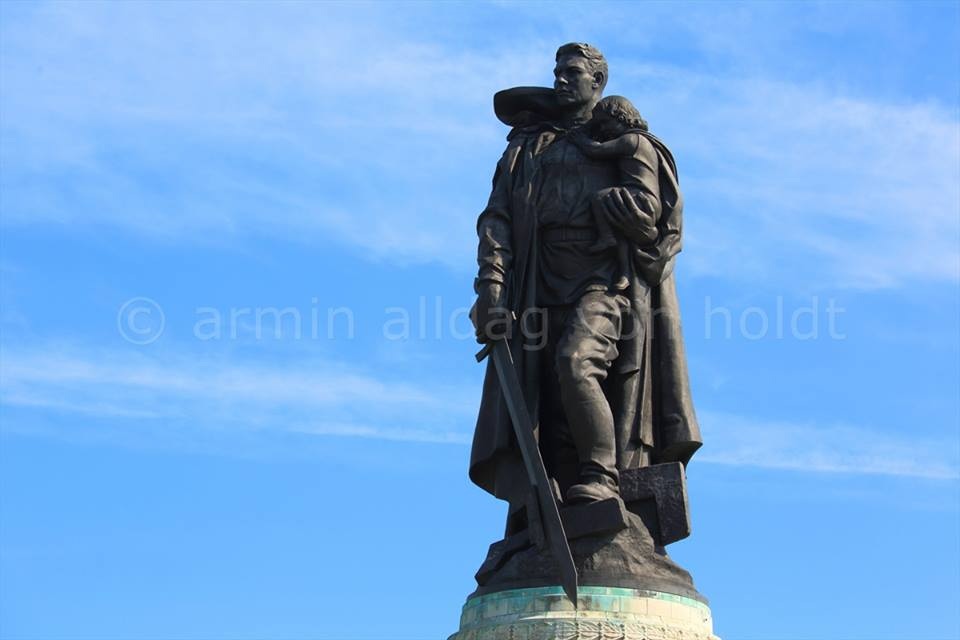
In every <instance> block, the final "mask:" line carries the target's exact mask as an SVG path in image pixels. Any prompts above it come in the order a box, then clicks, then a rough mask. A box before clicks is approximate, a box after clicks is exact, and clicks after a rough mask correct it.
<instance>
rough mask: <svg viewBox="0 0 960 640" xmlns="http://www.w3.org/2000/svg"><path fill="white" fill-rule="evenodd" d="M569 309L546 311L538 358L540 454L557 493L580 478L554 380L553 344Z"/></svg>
mask: <svg viewBox="0 0 960 640" xmlns="http://www.w3.org/2000/svg"><path fill="white" fill-rule="evenodd" d="M572 312H573V309H572V308H570V307H554V308H550V309H547V310H546V318H545V319H546V322H547V336H546V337H547V339H546V341H545V343H544V347H543V352H542V353H541V357H540V407H539V410H540V452H541V453H542V454H543V462H544V465H545V466H546V468H547V474H548V475H549V476H550V477H551V478H553V479H555V480H556V481H557V484H559V485H560V491H561V493H566V491H567V489H569V488H570V487H571V486H573V485H574V484H576V483H577V481H578V480H579V478H580V469H579V457H578V455H577V447H576V444H575V443H574V441H573V436H572V435H571V433H570V425H569V423H568V422H567V416H566V414H565V413H564V410H563V400H562V398H563V393H562V392H561V389H560V382H559V380H558V376H557V367H556V351H557V342H558V340H559V338H560V337H561V336H562V335H563V329H564V326H565V325H566V320H567V318H568V317H569V316H570V315H571V313H572Z"/></svg>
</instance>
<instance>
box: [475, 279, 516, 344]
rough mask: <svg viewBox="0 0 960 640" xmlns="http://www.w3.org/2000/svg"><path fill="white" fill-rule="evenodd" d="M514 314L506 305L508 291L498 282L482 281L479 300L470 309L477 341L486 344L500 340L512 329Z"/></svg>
mask: <svg viewBox="0 0 960 640" xmlns="http://www.w3.org/2000/svg"><path fill="white" fill-rule="evenodd" d="M511 319H512V316H511V314H510V310H509V309H507V307H506V291H505V290H504V287H503V285H502V284H499V283H497V282H484V283H481V285H480V287H479V289H478V291H477V301H476V302H475V303H474V304H473V308H472V309H470V320H471V321H472V322H473V328H474V329H475V330H476V336H477V342H479V343H481V344H485V343H487V342H489V341H490V340H499V339H501V338H503V337H505V336H507V335H509V331H510V322H511Z"/></svg>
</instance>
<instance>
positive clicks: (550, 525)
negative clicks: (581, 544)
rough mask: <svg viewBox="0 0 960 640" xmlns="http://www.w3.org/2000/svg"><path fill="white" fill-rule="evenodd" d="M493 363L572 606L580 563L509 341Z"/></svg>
mask: <svg viewBox="0 0 960 640" xmlns="http://www.w3.org/2000/svg"><path fill="white" fill-rule="evenodd" d="M491 353H492V358H493V366H494V369H496V372H497V379H498V380H499V381H500V389H501V391H502V392H503V398H504V402H505V403H506V405H507V411H508V413H509V414H510V421H511V422H512V423H513V430H514V433H516V436H517V444H518V445H519V447H520V453H521V455H522V456H523V463H524V465H525V466H526V468H527V475H528V477H529V478H530V484H532V485H533V487H534V490H535V491H536V496H537V502H538V503H539V506H540V520H541V522H542V523H543V532H544V537H545V538H546V541H547V546H548V548H549V549H550V553H551V555H553V558H554V560H556V562H557V566H558V567H559V569H560V584H561V586H563V591H564V593H566V594H567V597H568V598H570V602H572V603H573V606H574V607H576V606H577V567H576V565H574V563H573V555H572V554H571V553H570V545H569V544H568V543H567V534H566V532H565V531H564V530H563V521H562V520H561V519H560V510H559V509H558V507H557V501H556V500H555V499H554V497H553V491H552V490H551V488H550V479H549V477H548V476H547V470H546V467H544V465H543V457H542V456H541V455H540V447H539V445H538V444H537V439H536V438H535V437H534V433H533V420H531V419H530V412H529V411H528V410H527V403H526V400H525V399H524V397H523V393H522V391H521V389H522V387H521V386H520V380H519V378H517V370H516V369H515V368H514V366H513V356H512V355H511V353H510V345H509V344H508V343H507V341H506V340H505V339H504V340H497V341H496V342H494V343H493V348H492V350H491Z"/></svg>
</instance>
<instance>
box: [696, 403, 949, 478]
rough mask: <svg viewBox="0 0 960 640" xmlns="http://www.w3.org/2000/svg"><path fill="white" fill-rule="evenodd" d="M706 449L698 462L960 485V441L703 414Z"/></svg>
mask: <svg viewBox="0 0 960 640" xmlns="http://www.w3.org/2000/svg"><path fill="white" fill-rule="evenodd" d="M700 421H701V423H702V426H703V428H704V431H705V438H706V440H707V443H706V445H705V446H704V449H703V451H702V452H700V453H698V454H697V456H696V460H697V461H698V462H709V463H715V464H724V465H732V466H750V467H760V468H766V469H783V470H792V471H805V472H815V473H850V474H876V475H887V476H909V477H917V478H933V479H943V480H957V479H958V478H960V440H958V439H957V438H956V437H954V438H949V437H945V438H940V439H936V438H930V437H922V436H918V437H909V435H908V430H906V429H904V432H903V435H891V434H890V433H889V432H887V431H880V430H877V429H868V428H863V427H854V426H850V425H844V424H833V425H824V424H822V423H817V422H815V421H810V422H809V423H797V422H782V421H777V420H770V421H764V420H760V419H758V418H756V417H744V416H737V415H730V414H724V413H714V412H702V414H701V420H700Z"/></svg>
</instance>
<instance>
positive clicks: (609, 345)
mask: <svg viewBox="0 0 960 640" xmlns="http://www.w3.org/2000/svg"><path fill="white" fill-rule="evenodd" d="M543 311H544V316H545V317H544V318H543V326H544V327H545V329H546V339H545V341H544V345H545V346H544V352H543V353H542V355H541V358H540V366H541V371H540V402H539V419H540V449H541V453H542V454H543V458H544V464H545V465H546V467H547V472H548V473H549V474H550V476H552V477H553V478H555V479H556V480H557V483H558V484H559V485H560V489H561V491H563V492H566V490H567V489H568V488H569V487H570V486H571V485H573V484H576V483H577V482H582V481H584V480H589V479H590V476H605V477H606V479H609V480H612V481H613V482H614V483H616V482H617V481H618V472H617V445H616V443H617V437H616V433H615V424H614V417H613V412H612V411H611V408H610V403H609V401H608V400H607V398H606V396H605V395H604V390H603V383H604V381H605V380H606V379H607V374H608V372H609V371H610V367H611V365H612V364H613V362H614V361H616V359H617V356H618V355H619V354H618V351H617V343H618V342H619V340H620V336H621V332H622V330H623V327H624V324H625V319H626V314H628V313H629V312H630V302H629V300H628V299H627V298H626V297H625V296H623V295H621V294H619V293H616V292H611V291H587V292H586V293H584V294H583V296H581V297H580V299H579V300H578V301H577V303H576V304H574V305H567V306H562V307H549V308H546V309H544V310H543Z"/></svg>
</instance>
